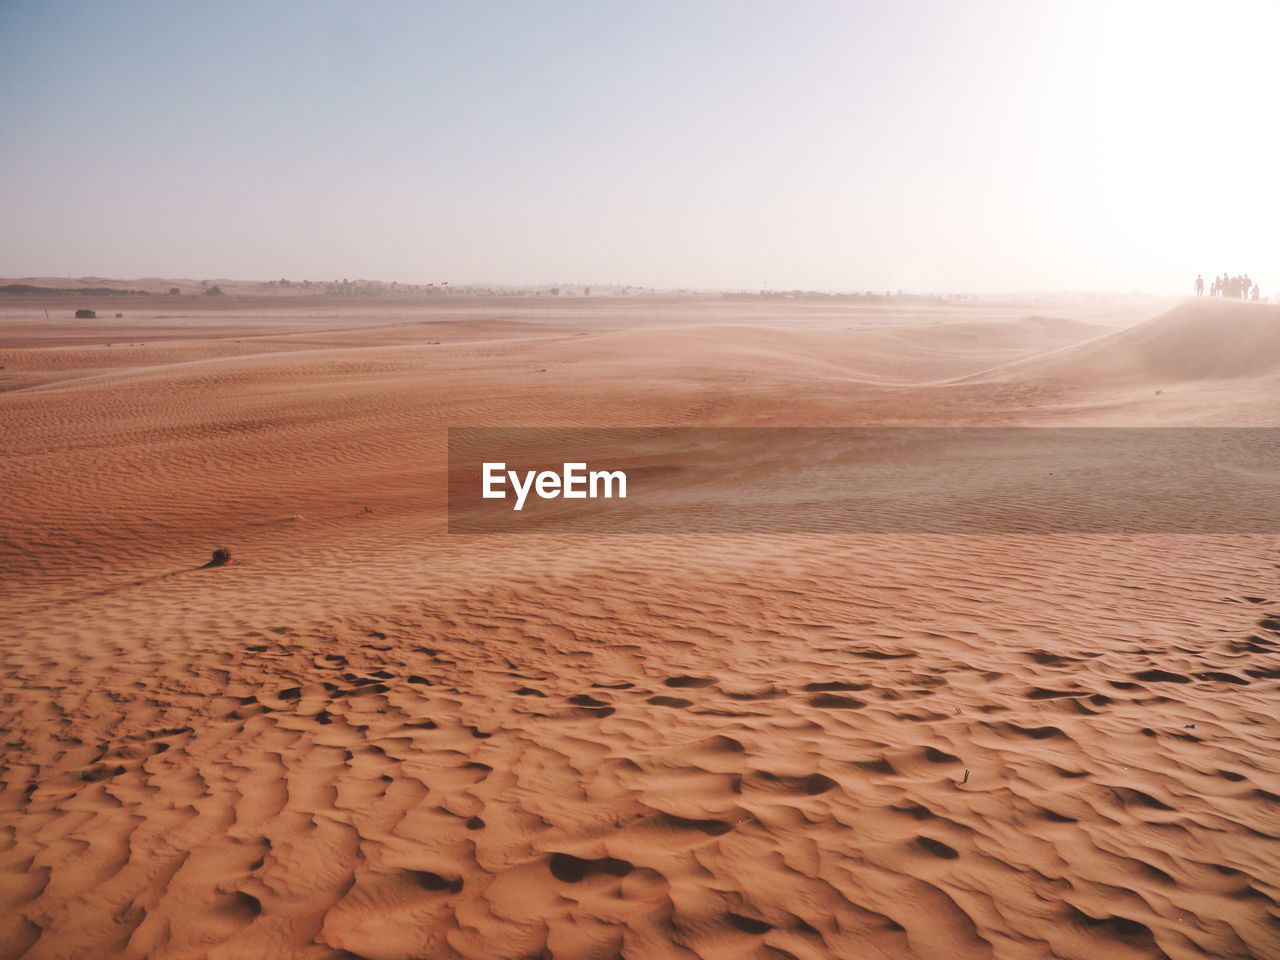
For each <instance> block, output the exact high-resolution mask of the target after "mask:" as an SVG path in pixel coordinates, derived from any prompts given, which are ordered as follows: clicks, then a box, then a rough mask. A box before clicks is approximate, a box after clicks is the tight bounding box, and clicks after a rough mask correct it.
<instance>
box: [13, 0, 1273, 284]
mask: <svg viewBox="0 0 1280 960" xmlns="http://www.w3.org/2000/svg"><path fill="white" fill-rule="evenodd" d="M1278 54H1280V4H1278V3H1275V2H1273V0H1268V2H1255V3H1248V4H1244V3H1240V4H1229V3H1228V4H1224V3H1204V4H1185V3H1178V2H1177V0H1165V2H1153V3H1141V4H1140V3H1124V2H1117V3H1096V4H1094V3H1081V2H1062V3H1058V2H1048V0H1044V2H1042V0H1036V2H1027V0H1013V2H1007V3H1004V2H1002V3H978V2H963V0H938V2H931V3H925V2H921V3H913V2H901V0H893V2H876V3H855V2H852V0H847V2H830V3H817V2H787V3H783V2H778V3H752V2H744V0H730V2H723V3H722V2H697V0H682V2H672V3H664V2H654V0H644V2H639V0H637V2H621V0H620V2H597V0H590V2H582V3H551V2H547V3H540V2H532V0H529V2H519V3H517V2H510V3H504V2H463V0H459V2H456V3H434V4H428V3H404V4H392V3H386V4H380V3H363V4H355V3H351V4H340V3H317V2H307V3H296V4H289V3H269V2H268V3H256V2H255V3H244V4H240V3H221V2H220V3H199V4H198V3H185V2H180V3H173V2H165V3H155V4H147V3H137V4H134V3H118V4H117V3H106V2H93V3H83V4H65V3H58V2H48V0H40V2H31V3H24V2H13V0H0V199H2V201H3V211H4V213H3V221H2V223H3V226H2V227H0V275H3V276H9V277H16V276H41V275H55V276H80V275H90V274H93V275H100V276H111V277H122V278H130V277H141V276H174V277H192V278H203V277H236V278H245V279H272V278H278V277H288V278H290V279H302V278H310V279H323V280H329V279H334V278H339V277H351V278H356V277H361V278H370V279H382V280H388V281H390V280H398V281H400V282H402V283H407V282H431V281H437V282H438V281H441V280H448V281H450V282H451V283H454V284H458V283H464V282H471V281H475V282H508V283H534V282H556V281H559V282H568V283H597V284H602V283H612V282H619V283H630V284H644V285H653V286H671V287H707V288H714V287H721V288H734V289H736V288H746V289H761V288H763V287H766V286H767V287H769V288H773V289H780V288H795V287H799V288H804V289H824V290H864V289H875V290H884V289H895V290H896V289H898V288H905V289H909V290H917V291H934V292H948V291H997V290H1030V289H1096V290H1131V289H1141V290H1149V291H1153V292H1183V291H1186V290H1189V289H1190V284H1191V282H1192V280H1193V279H1194V276H1195V274H1196V272H1197V271H1202V272H1204V273H1205V276H1206V280H1207V279H1208V277H1209V274H1211V273H1215V272H1221V271H1223V270H1230V271H1231V272H1233V273H1234V272H1249V273H1250V274H1251V275H1252V276H1254V277H1255V278H1257V279H1259V280H1260V281H1261V283H1262V285H1263V292H1264V293H1274V292H1276V288H1277V287H1280V226H1278V225H1277V223H1276V217H1277V211H1280V203H1278V202H1277V200H1278V199H1280V197H1278V194H1280V177H1278V175H1277V170H1278V169H1280V151H1278V149H1277V148H1278V147H1280V134H1278V133H1277V131H1278V129H1280V116H1277V111H1276V105H1277V104H1276V94H1277V91H1280V79H1277V75H1276V72H1275V64H1276V62H1277V55H1278ZM1269 283H1270V289H1268V284H1269Z"/></svg>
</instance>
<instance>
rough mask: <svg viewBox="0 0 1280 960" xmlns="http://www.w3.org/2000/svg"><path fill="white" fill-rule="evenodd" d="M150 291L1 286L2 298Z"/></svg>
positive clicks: (142, 292) (147, 292)
mask: <svg viewBox="0 0 1280 960" xmlns="http://www.w3.org/2000/svg"><path fill="white" fill-rule="evenodd" d="M150 295H151V291H150V290H118V289H116V288H115V287H76V288H74V289H72V288H70V287H36V286H32V285H31V284H29V283H7V284H5V285H4V286H0V296H10V297H147V296H150Z"/></svg>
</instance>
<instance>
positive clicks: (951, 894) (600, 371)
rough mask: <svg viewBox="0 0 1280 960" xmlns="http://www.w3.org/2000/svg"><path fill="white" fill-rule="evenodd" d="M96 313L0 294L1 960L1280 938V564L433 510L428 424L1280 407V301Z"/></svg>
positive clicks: (601, 953)
mask: <svg viewBox="0 0 1280 960" xmlns="http://www.w3.org/2000/svg"><path fill="white" fill-rule="evenodd" d="M84 305H85V306H94V307H96V308H97V311H98V317H97V319H93V320H76V319H74V318H73V317H72V311H73V309H74V307H77V306H81V304H80V303H79V302H78V301H74V302H73V300H70V299H66V298H57V299H53V300H48V299H45V300H41V299H30V300H19V299H10V300H6V301H4V302H2V303H0V367H2V368H3V369H0V492H2V494H0V568H2V571H0V573H2V576H0V663H2V664H3V672H2V674H0V727H2V731H3V732H2V736H3V752H2V754H0V957H4V958H17V957H28V958H32V960H36V958H41V960H45V958H48V960H53V958H59V960H62V958H97V957H129V958H144V957H147V958H174V960H176V958H203V957H210V958H248V957H267V958H293V957H296V958H306V960H337V958H367V960H414V958H423V960H457V958H471V960H488V958H493V960H499V958H503V960H507V958H510V960H516V958H540V957H546V958H555V960H611V958H619V957H626V958H629V960H666V958H687V960H694V958H703V960H738V958H744V960H746V958H760V960H763V958H778V960H781V958H797V960H819V958H867V960H898V958H928V960H933V958H947V960H968V958H992V960H1032V958H1034V960H1068V958H1070V960H1098V958H1106V960H1112V958H1115V960H1129V958H1133V960H1138V958H1152V957H1169V958H1176V960H1187V958H1215V960H1218V958H1277V957H1280V758H1278V756H1277V752H1276V748H1277V745H1278V744H1280V722H1278V720H1277V706H1278V704H1280V537H1278V536H1275V535H1270V534H1266V533H1260V534H1240V533H1234V532H1223V533H1221V534H1205V535H1196V536H1185V535H1170V534H1147V535H1125V536H1116V535H1106V534H1089V533H1080V534H1073V535H994V534H982V533H981V532H975V533H973V534H970V535H963V536H959V535H957V536H935V535H922V534H913V533H911V532H909V531H904V532H903V533H900V534H885V535H866V536H851V535H824V534H820V533H813V534H805V535H771V534H755V535H722V534H697V535H693V534H689V535H678V534H677V535H661V536H643V535H627V536H612V535H609V534H607V533H600V534H539V533H536V532H535V533H522V534H518V535H516V534H513V535H503V534H476V535H468V534H458V533H449V532H448V527H447V520H446V502H445V498H446V486H447V484H446V475H447V463H446V453H447V429H448V428H449V427H450V426H539V425H541V426H769V427H807V426H877V425H879V426H1016V427H1021V426H1099V427H1106V426H1152V427H1156V426H1159V427H1165V426H1202V427H1215V426H1231V427H1241V426H1272V427H1274V426H1280V307H1277V306H1274V305H1269V304H1252V303H1237V302H1224V301H1222V300H1220V299H1216V298H1214V299H1209V298H1204V299H1199V300H1182V299H1159V298H1153V297H1142V296H1131V297H1101V296H1065V295H1063V296H1058V297H1048V296H1046V297H1037V298H1031V297H1022V298H1019V297H1006V298H985V299H964V300H938V301H933V302H926V301H913V300H909V299H901V300H899V299H894V298H890V299H887V300H877V301H870V300H868V301H837V300H832V299H805V298H799V299H795V300H788V299H785V298H781V297H776V298H759V297H748V298H725V297H720V296H698V297H695V296H687V297H676V296H660V295H645V296H638V297H637V296H633V297H609V296H592V297H574V298H569V297H556V298H553V297H550V296H541V297H525V298H508V297H503V298H498V297H494V298H485V297H466V296H462V295H456V296H449V297H436V298H423V299H404V298H401V299H384V300H350V299H342V298H323V297H305V298H288V297H271V298H268V297H253V296H249V295H244V296H229V297H225V298H208V297H199V296H181V297H175V298H166V297H162V296H150V297H137V298H112V299H110V300H104V299H99V301H98V302H96V303H85V304H84ZM46 310H48V316H47V317H46V315H45V311H46ZM117 312H119V313H121V314H123V316H122V317H120V318H119V319H117V318H116V317H115V314H116V313H117ZM1278 491H1280V488H1278ZM1277 502H1278V503H1280V492H1278V496H1277ZM219 546H227V547H228V548H229V549H230V550H231V556H232V560H231V562H230V563H227V564H224V565H221V566H212V567H211V566H206V564H207V562H208V561H209V560H210V556H211V551H212V550H213V549H214V548H217V547H219Z"/></svg>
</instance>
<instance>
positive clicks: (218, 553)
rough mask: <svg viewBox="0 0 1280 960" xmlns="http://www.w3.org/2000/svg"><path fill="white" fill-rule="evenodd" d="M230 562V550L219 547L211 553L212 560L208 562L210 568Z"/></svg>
mask: <svg viewBox="0 0 1280 960" xmlns="http://www.w3.org/2000/svg"><path fill="white" fill-rule="evenodd" d="M230 562H231V548H230V547H219V548H218V549H217V550H215V551H213V559H212V560H210V561H209V566H211V567H221V566H223V565H224V564H228V563H230Z"/></svg>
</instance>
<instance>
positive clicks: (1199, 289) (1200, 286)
mask: <svg viewBox="0 0 1280 960" xmlns="http://www.w3.org/2000/svg"><path fill="white" fill-rule="evenodd" d="M1202 293H1204V277H1202V276H1201V275H1200V274H1198V273H1197V274H1196V296H1197V297H1198V296H1200V295H1201V294H1202Z"/></svg>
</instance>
